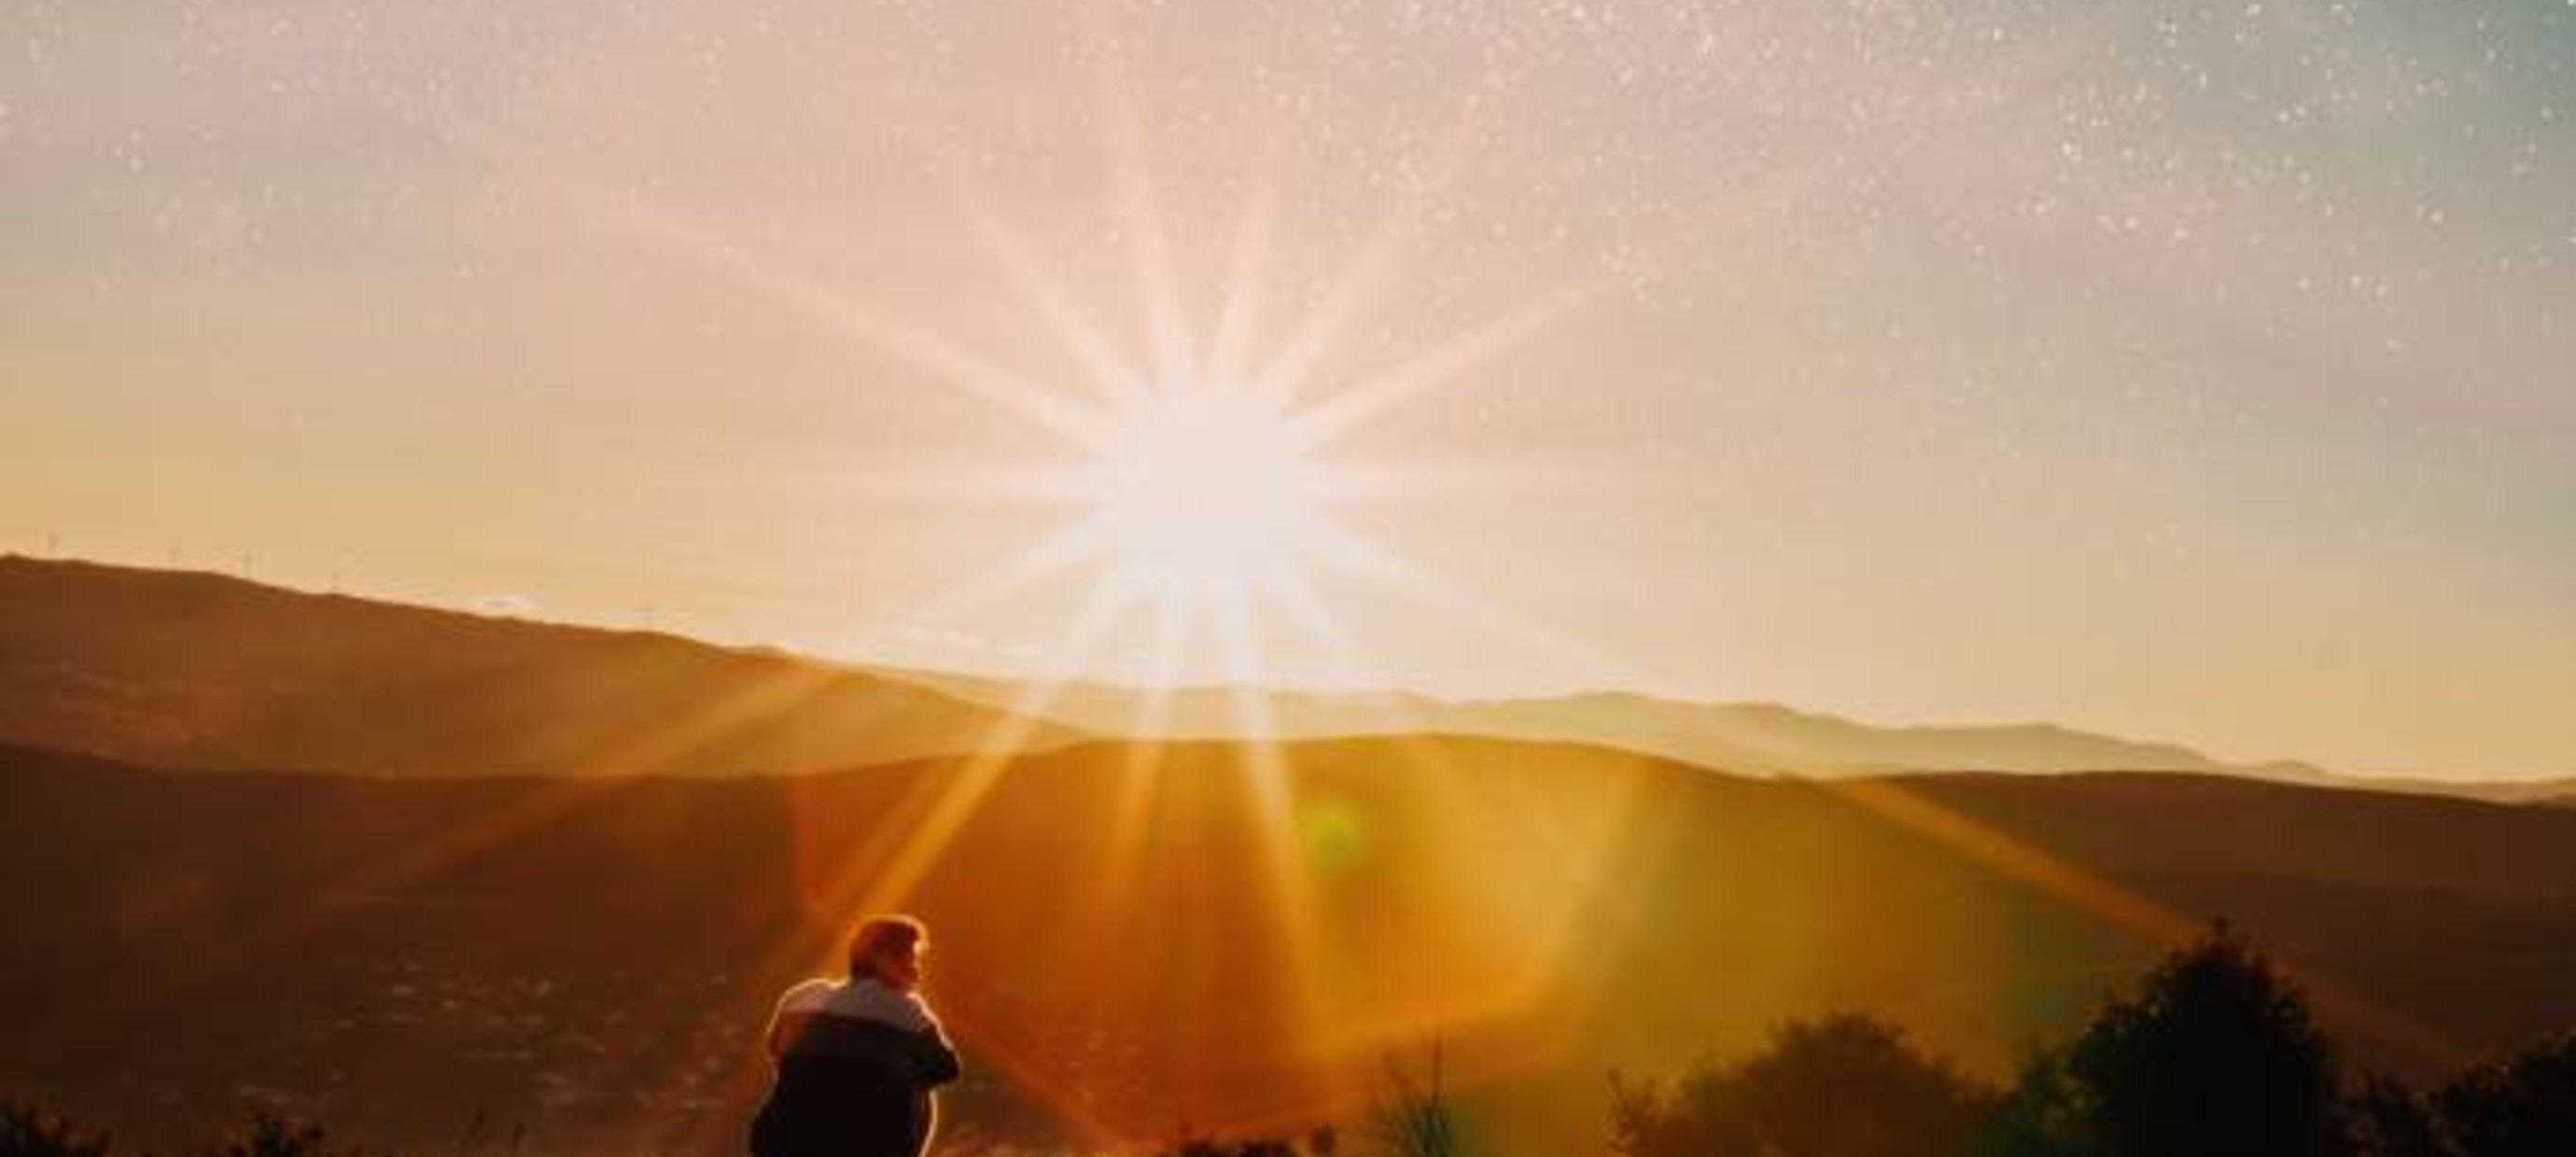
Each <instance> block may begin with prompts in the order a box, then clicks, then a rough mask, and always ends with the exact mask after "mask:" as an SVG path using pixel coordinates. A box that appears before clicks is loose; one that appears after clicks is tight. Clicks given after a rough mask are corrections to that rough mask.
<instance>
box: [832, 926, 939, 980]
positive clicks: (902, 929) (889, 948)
mask: <svg viewBox="0 0 2576 1157" xmlns="http://www.w3.org/2000/svg"><path fill="white" fill-rule="evenodd" d="M929 949H930V930H929V929H928V928H926V927H923V926H922V923H921V921H919V920H915V919H913V918H912V917H910V916H870V917H868V918H867V919H865V920H862V921H860V922H859V926H858V928H857V930H855V931H853V932H851V933H850V979H852V980H874V981H876V982H877V983H879V984H882V985H885V986H886V987H888V988H892V989H895V990H897V991H899V992H909V991H911V990H912V989H913V988H914V987H916V986H918V985H919V984H920V983H921V958H922V957H923V956H924V955H925V954H927V953H928V951H929Z"/></svg>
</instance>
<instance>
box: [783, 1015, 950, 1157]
mask: <svg viewBox="0 0 2576 1157" xmlns="http://www.w3.org/2000/svg"><path fill="white" fill-rule="evenodd" d="M799 1019H800V1023H793V1024H790V1025H788V1026H786V1029H785V1033H784V1041H783V1047H782V1048H781V1050H780V1052H779V1055H778V1083H777V1084H775V1085H773V1086H772V1087H771V1088H770V1091H769V1100H768V1102H767V1103H765V1104H763V1105H762V1106H761V1107H760V1115H759V1116H758V1117H756V1118H754V1119H753V1120H752V1125H751V1151H752V1154H753V1157H919V1154H920V1153H921V1151H922V1148H923V1146H924V1145H925V1144H926V1143H927V1142H928V1141H929V1139H930V1127H931V1123H932V1122H931V1104H930V1090H931V1089H933V1088H936V1087H938V1086H940V1085H944V1084H947V1083H948V1082H950V1081H953V1080H956V1079H957V1076H958V1067H957V1054H956V1052H955V1051H954V1050H952V1049H950V1048H949V1047H948V1042H946V1041H944V1040H941V1039H940V1037H939V1034H938V1033H937V1032H935V1031H933V1032H922V1033H913V1032H906V1031H904V1030H903V1029H899V1028H896V1027H894V1026H893V1025H889V1024H884V1023H881V1022H878V1021H873V1020H860V1019H857V1018H854V1017H845V1016H832V1015H829V1014H815V1015H811V1016H805V1017H801V1018H799Z"/></svg>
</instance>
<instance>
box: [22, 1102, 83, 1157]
mask: <svg viewBox="0 0 2576 1157" xmlns="http://www.w3.org/2000/svg"><path fill="white" fill-rule="evenodd" d="M107 1149H108V1138H107V1134H105V1133H101V1132H95V1131H90V1130H85V1129H83V1128H81V1127H80V1126H79V1125H76V1124H73V1123H72V1122H71V1121H69V1120H66V1119H64V1118H63V1117H62V1116H61V1115H60V1114H56V1113H52V1112H48V1111H46V1110H43V1109H39V1108H36V1107H34V1106H32V1105H21V1104H19V1103H17V1102H15V1101H7V1100H0V1157H106V1155H107Z"/></svg>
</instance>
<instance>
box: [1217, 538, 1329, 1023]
mask: <svg viewBox="0 0 2576 1157" xmlns="http://www.w3.org/2000/svg"><path fill="white" fill-rule="evenodd" d="M1250 600H1251V592H1250V591H1249V590H1245V589H1241V588H1237V589H1233V590H1227V591H1222V592H1219V593H1218V597H1217V605H1216V606H1215V607H1213V608H1212V610H1213V612H1214V615H1213V617H1214V619H1215V627H1216V631H1217V638H1218V646H1219V650H1220V651H1221V652H1222V655H1223V660H1224V663H1225V666H1226V676H1227V681H1226V691H1227V694H1228V696H1229V698H1230V699H1231V700H1232V702H1233V706H1234V711H1235V723H1236V728H1237V731H1238V732H1239V733H1240V734H1241V735H1242V736H1244V737H1245V738H1243V739H1240V740H1238V743H1237V747H1238V752H1237V758H1239V759H1240V760H1241V761H1242V766H1243V771H1244V774H1245V775H1246V776H1247V777H1249V779H1250V782H1251V787H1252V803H1253V807H1254V822H1255V830H1256V831H1258V832H1259V833H1260V836H1261V840H1262V853H1263V855H1262V862H1263V865H1264V868H1265V869H1266V871H1267V872H1268V875H1269V881H1270V888H1271V903H1272V910H1273V913H1274V915H1275V916H1276V918H1277V919H1278V921H1279V927H1280V934H1281V937H1282V938H1283V940H1284V941H1285V943H1286V945H1287V948H1288V952H1289V973H1290V975H1291V977H1292V979H1293V981H1294V983H1295V986H1296V990H1297V993H1298V995H1299V998H1300V1001H1301V1004H1300V1009H1299V1015H1298V1016H1296V1017H1295V1018H1294V1019H1293V1022H1292V1023H1295V1024H1298V1025H1302V1026H1309V1028H1310V1030H1311V1026H1314V1025H1316V1024H1317V1023H1318V1021H1317V1014H1318V1013H1319V1012H1320V1010H1321V1008H1322V1004H1323V1001H1322V993H1321V990H1320V984H1321V982H1322V978H1323V977H1324V975H1325V972H1324V970H1323V961H1322V947H1323V932H1322V929H1321V927H1320V926H1319V924H1318V916H1317V911H1316V902H1315V894H1314V887H1313V880H1312V878H1311V876H1310V874H1309V872H1308V868H1307V864H1306V862H1305V848H1304V846H1303V843H1302V841H1301V840H1300V838H1299V833H1298V828H1297V800H1296V784H1295V780H1294V772H1293V770H1292V768H1291V767H1290V766H1289V757H1288V753H1287V749H1286V748H1285V747H1283V746H1282V745H1281V744H1280V742H1279V741H1278V740H1277V739H1276V738H1275V737H1276V735H1277V734H1278V727H1277V720H1276V719H1274V718H1273V717H1272V706H1271V702H1270V694H1271V692H1270V688H1269V672H1268V670H1267V667H1266V662H1265V660H1264V659H1263V658H1262V652H1261V645H1260V640H1259V637H1258V636H1257V634H1256V633H1255V630H1254V626H1253V623H1252V608H1251V605H1250Z"/></svg>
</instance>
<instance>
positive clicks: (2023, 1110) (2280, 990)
mask: <svg viewBox="0 0 2576 1157" xmlns="http://www.w3.org/2000/svg"><path fill="white" fill-rule="evenodd" d="M2025 1080H2026V1082H2031V1084H2030V1085H2029V1087H2025V1088H2024V1089H2021V1090H2019V1091H2018V1092H2017V1093H2016V1095H2015V1097H2014V1099H2013V1112H2012V1114H2011V1117H2012V1119H2011V1121H2010V1128H2009V1129H2008V1131H2007V1132H2008V1141H2007V1143H2006V1144H2005V1145H2004V1146H2003V1147H2004V1148H2005V1149H2006V1150H2007V1151H2011V1152H2023V1153H2057V1154H2068V1155H2074V1157H2174V1155H2176V1154H2185V1153H2187V1154H2192V1155H2193V1157H2340V1155H2341V1154H2345V1153H2348V1152H2350V1150H2351V1147H2352V1138H2351V1134H2350V1130H2349V1129H2348V1128H2347V1122H2346V1117H2345V1113H2344V1107H2343V1103H2342V1100H2341V1079H2340V1076H2339V1069H2338V1065H2337V1061H2336V1059H2335V1052H2334V1048H2333V1046H2332V1045H2331V1044H2329V1043H2328V1042H2327V1040H2326V1037H2325V1034H2324V1033H2323V1032H2321V1031H2319V1030H2318V1028H2317V1025H2316V1018H2315V1015H2314V1014H2313V1013H2312V1012H2311V1011H2310V1010H2309V1008H2308V1004H2307V1000H2306V998H2305V997H2304V996H2302V995H2301V994H2300V992H2299V990H2298V988H2297V986H2295V985H2293V984H2292V983H2291V982H2290V981H2289V980H2288V978H2286V977H2284V976H2282V975H2281V974H2280V973H2279V972H2278V971H2277V970H2275V969H2274V968H2273V966H2272V964H2271V962H2270V961H2268V960H2266V959H2264V957H2263V955H2262V954H2261V953H2259V952H2256V951H2255V950H2254V948H2253V947H2252V945H2251V944H2249V943H2248V942H2247V941H2246V940H2245V938H2244V937H2243V936H2240V935H2238V934H2237V933H2236V932H2235V931H2233V930H2232V929H2230V928H2228V927H2227V926H2226V925H2224V924H2219V925H2215V926H2213V927H2212V928H2211V929H2210V931H2209V932H2208V934H2206V935H2205V936H2203V937H2202V938H2201V939H2200V940H2199V941H2198V942H2196V943H2194V944H2192V945H2190V946H2189V947H2186V948H2184V949H2182V950H2180V951H2178V952H2176V953H2174V954H2173V955H2171V956H2169V957H2167V958H2166V959H2165V961H2164V962H2163V963H2162V964H2160V965H2158V966H2157V967H2156V969H2155V970H2154V971H2153V972H2150V973H2148V974H2147V977H2146V980H2145V981H2144V983H2142V984H2141V985H2140V986H2139V990H2138V992H2137V993H2136V995H2134V996H2131V997H2128V998H2126V999H2122V1000H2116V1001H2113V1002H2112V1003H2111V1004H2110V1005H2109V1006H2108V1007H2106V1008H2104V1009H2103V1010H2102V1012H2101V1013H2100V1014H2099V1015H2098V1016H2096V1017H2095V1018H2094V1020H2093V1023H2092V1024H2090V1025H2089V1026H2087V1027H2086V1028H2085V1030H2084V1032H2083V1033H2082V1034H2081V1035H2080V1036H2078V1037H2077V1038H2076V1039H2075V1041H2074V1042H2073V1043H2072V1044H2070V1045H2068V1046H2067V1047H2066V1049H2065V1051H2064V1052H2063V1053H2061V1054H2059V1055H2057V1056H2055V1057H2052V1058H2048V1059H2047V1060H2046V1061H2044V1062H2043V1063H2041V1064H2039V1065H2035V1066H2034V1068H2033V1071H2032V1072H2030V1073H2026V1074H2025Z"/></svg>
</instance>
